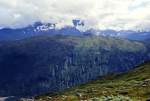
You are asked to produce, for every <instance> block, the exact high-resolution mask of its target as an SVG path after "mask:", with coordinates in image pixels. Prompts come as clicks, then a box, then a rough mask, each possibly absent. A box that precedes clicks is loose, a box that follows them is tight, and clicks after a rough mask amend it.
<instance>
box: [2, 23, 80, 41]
mask: <svg viewBox="0 0 150 101" xmlns="http://www.w3.org/2000/svg"><path fill="white" fill-rule="evenodd" d="M74 23H75V22H74ZM76 23H77V22H76ZM76 26H80V23H79V22H78V23H77V25H74V26H64V27H62V28H60V29H57V28H56V24H55V23H41V22H36V23H34V24H33V25H29V26H27V27H24V28H16V29H11V28H3V29H0V41H14V40H21V39H25V38H30V37H33V36H40V35H46V36H47V35H48V36H49V35H57V34H62V35H81V34H82V32H81V31H79V30H78V29H77V28H76Z"/></svg>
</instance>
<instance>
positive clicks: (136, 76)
mask: <svg viewBox="0 0 150 101" xmlns="http://www.w3.org/2000/svg"><path fill="white" fill-rule="evenodd" d="M78 95H80V96H78ZM39 99H41V100H40V101H79V99H81V100H87V101H149V100H150V62H146V63H144V64H142V65H139V66H137V67H136V69H133V70H130V71H129V72H126V73H121V74H116V75H115V74H112V75H108V76H105V77H102V78H100V79H99V80H95V81H91V82H89V83H86V84H83V85H80V86H77V87H74V88H71V89H68V90H66V91H64V92H61V93H55V94H54V93H53V94H51V93H49V94H46V95H41V96H38V97H36V101H39Z"/></svg>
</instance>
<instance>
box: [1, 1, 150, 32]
mask: <svg viewBox="0 0 150 101" xmlns="http://www.w3.org/2000/svg"><path fill="white" fill-rule="evenodd" d="M149 11H150V0H0V27H23V26H27V25H28V24H32V23H34V22H36V21H42V22H52V23H56V24H58V25H57V27H62V26H65V25H73V24H72V20H73V19H81V20H83V21H84V24H85V26H84V27H86V28H98V29H117V30H122V29H124V30H127V29H138V30H141V29H144V30H147V29H150V28H149V26H150V13H149Z"/></svg>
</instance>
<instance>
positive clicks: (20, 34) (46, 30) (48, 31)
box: [0, 19, 150, 41]
mask: <svg viewBox="0 0 150 101" xmlns="http://www.w3.org/2000/svg"><path fill="white" fill-rule="evenodd" d="M72 23H73V26H64V27H62V28H59V29H58V28H57V26H58V25H59V24H55V23H41V22H35V23H34V24H33V25H29V26H27V27H24V28H16V29H11V28H3V29H0V41H10V40H11V41H14V40H21V39H25V38H29V37H33V36H40V35H45V36H50V35H57V34H61V35H76V36H79V35H81V36H82V35H85V36H88V35H90V36H91V35H97V36H98V35H100V36H109V37H118V38H126V39H130V40H138V41H143V40H145V39H147V38H150V32H149V31H147V32H146V31H132V30H120V31H116V30H112V29H106V30H97V29H88V30H85V31H81V30H79V29H78V27H84V26H85V24H84V21H82V20H76V19H75V20H72Z"/></svg>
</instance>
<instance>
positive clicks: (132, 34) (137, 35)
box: [90, 29, 150, 41]
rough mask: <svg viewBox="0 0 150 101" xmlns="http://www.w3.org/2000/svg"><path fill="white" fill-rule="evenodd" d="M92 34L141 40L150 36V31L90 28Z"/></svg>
mask: <svg viewBox="0 0 150 101" xmlns="http://www.w3.org/2000/svg"><path fill="white" fill-rule="evenodd" d="M90 32H91V33H93V34H96V35H102V36H111V37H119V38H126V39H130V40H137V41H143V40H145V39H147V38H150V32H149V31H132V30H120V31H116V30H110V29H107V30H93V29H92V30H91V31H90Z"/></svg>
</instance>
